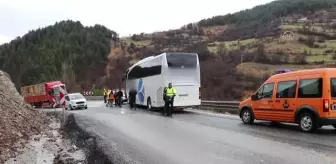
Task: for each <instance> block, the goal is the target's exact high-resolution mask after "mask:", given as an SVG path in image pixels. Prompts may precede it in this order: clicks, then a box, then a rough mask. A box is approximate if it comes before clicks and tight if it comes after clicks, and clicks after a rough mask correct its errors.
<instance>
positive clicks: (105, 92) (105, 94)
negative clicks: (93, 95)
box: [103, 88, 107, 103]
mask: <svg viewBox="0 0 336 164" xmlns="http://www.w3.org/2000/svg"><path fill="white" fill-rule="evenodd" d="M103 94H104V103H106V97H107V90H106V88H104V92H103Z"/></svg>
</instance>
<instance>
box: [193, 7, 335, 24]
mask: <svg viewBox="0 0 336 164" xmlns="http://www.w3.org/2000/svg"><path fill="white" fill-rule="evenodd" d="M335 6H336V1H335V0H277V1H273V2H271V3H267V4H265V5H259V6H256V7H254V8H252V9H247V10H242V11H239V12H236V13H233V14H227V15H223V16H214V17H212V18H208V19H203V20H201V21H199V22H198V24H199V25H200V26H203V27H206V26H216V25H228V24H235V25H246V24H250V23H253V24H254V25H256V24H262V23H266V22H270V21H274V20H276V19H278V18H281V17H285V16H288V15H291V14H303V15H305V14H309V13H313V12H316V11H318V10H321V9H328V8H333V7H335Z"/></svg>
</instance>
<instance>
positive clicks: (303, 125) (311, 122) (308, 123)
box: [299, 113, 317, 132]
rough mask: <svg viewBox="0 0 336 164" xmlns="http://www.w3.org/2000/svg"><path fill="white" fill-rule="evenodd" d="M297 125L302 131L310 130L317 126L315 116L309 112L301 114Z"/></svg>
mask: <svg viewBox="0 0 336 164" xmlns="http://www.w3.org/2000/svg"><path fill="white" fill-rule="evenodd" d="M299 126H300V129H301V130H302V131H303V132H312V131H314V130H315V129H316V127H317V126H316V121H315V118H314V117H313V115H312V114H310V113H303V114H301V116H300V120H299Z"/></svg>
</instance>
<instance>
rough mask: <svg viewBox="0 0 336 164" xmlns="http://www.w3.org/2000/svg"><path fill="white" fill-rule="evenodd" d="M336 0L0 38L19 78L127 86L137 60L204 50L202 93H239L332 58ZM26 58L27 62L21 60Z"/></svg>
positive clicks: (8, 66) (1, 55) (64, 25)
mask: <svg viewBox="0 0 336 164" xmlns="http://www.w3.org/2000/svg"><path fill="white" fill-rule="evenodd" d="M335 7H336V1H334V0H277V1H273V2H271V3H268V4H265V5H261V6H256V7H254V8H252V9H247V10H243V11H240V12H237V13H232V14H228V15H224V16H215V17H213V18H209V19H204V20H200V21H199V22H196V23H189V24H187V25H185V26H183V27H181V28H179V29H175V30H170V31H161V32H155V33H151V34H145V33H141V34H134V35H133V36H131V37H127V38H120V39H119V38H118V35H117V34H116V33H115V32H114V31H111V30H109V29H107V28H105V27H104V26H100V25H96V26H94V27H84V26H82V25H81V24H80V22H73V21H63V22H59V23H56V24H55V25H53V26H50V27H46V28H43V29H38V30H35V31H32V32H30V33H28V34H27V35H25V36H23V37H22V38H17V39H15V40H14V41H12V42H11V43H9V44H5V45H2V46H0V67H1V68H2V69H4V70H6V71H7V72H9V73H10V74H11V75H12V76H13V81H14V82H15V84H16V86H17V87H19V86H21V85H26V84H31V83H36V82H42V81H47V80H54V79H62V80H63V81H65V82H66V84H67V85H68V88H70V89H71V90H72V91H80V90H88V89H99V88H101V87H103V86H109V87H122V86H123V83H122V82H121V76H122V75H123V73H124V71H125V69H126V68H127V67H129V66H130V65H131V64H132V63H134V62H136V61H137V60H140V59H142V58H144V57H146V56H150V55H156V54H159V53H161V52H166V51H187V52H196V53H198V54H199V58H200V61H201V68H202V69H201V73H202V75H201V77H202V85H203V86H202V89H203V90H202V96H203V98H204V99H218V100H224V99H241V98H243V97H245V96H247V95H249V94H250V93H251V92H252V91H253V90H255V89H256V88H257V87H258V86H259V85H260V84H261V83H262V82H263V80H264V79H265V78H267V77H268V76H269V75H270V74H272V73H273V72H274V70H275V69H276V68H279V67H286V68H292V69H303V68H314V67H323V66H325V64H328V66H331V67H332V66H333V65H332V64H333V61H334V60H335V59H336V55H335V54H336V9H335ZM22 61H25V62H22Z"/></svg>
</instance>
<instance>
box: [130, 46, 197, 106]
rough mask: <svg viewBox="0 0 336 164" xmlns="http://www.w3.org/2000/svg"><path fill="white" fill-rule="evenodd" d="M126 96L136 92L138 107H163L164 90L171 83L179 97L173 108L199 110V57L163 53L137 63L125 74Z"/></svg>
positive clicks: (187, 54) (193, 54) (195, 55)
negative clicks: (130, 91)
mask: <svg viewBox="0 0 336 164" xmlns="http://www.w3.org/2000/svg"><path fill="white" fill-rule="evenodd" d="M124 79H125V80H126V93H127V94H128V93H129V90H130V89H132V88H133V89H135V90H136V91H137V96H136V104H137V105H141V106H147V109H148V110H151V109H152V107H155V108H161V107H164V101H163V90H164V87H167V86H168V83H172V84H173V87H175V88H176V92H177V95H176V97H175V99H174V107H178V108H179V109H181V108H182V109H183V108H184V107H190V106H198V105H200V104H201V97H200V85H201V77H200V66H199V60H198V55H197V54H196V53H176V52H174V53H168V52H167V53H162V54H160V55H157V56H150V57H147V58H145V59H142V60H140V61H138V62H137V63H135V64H134V65H133V66H131V67H130V68H128V69H127V70H126V72H125V75H124Z"/></svg>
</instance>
